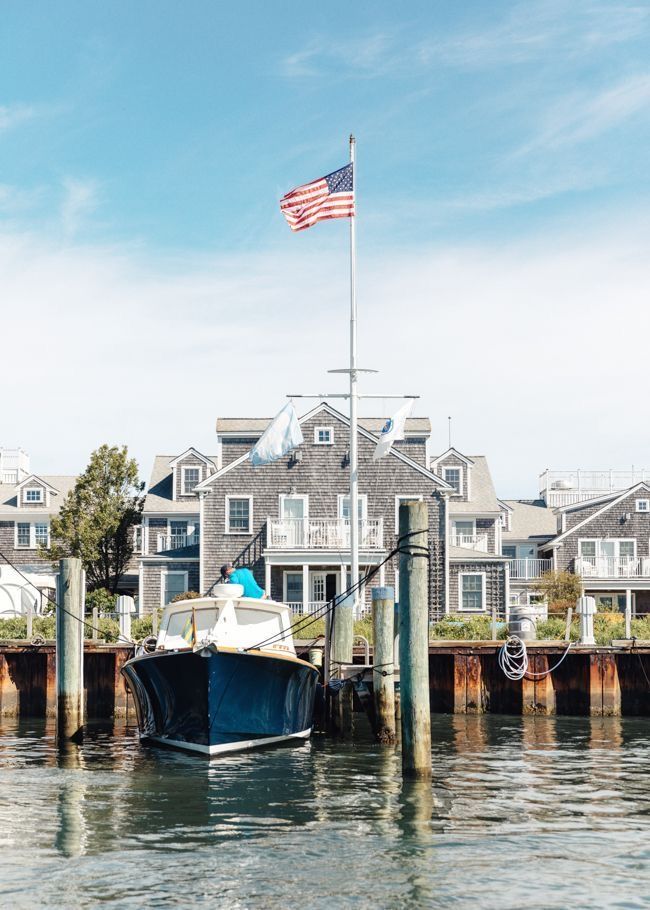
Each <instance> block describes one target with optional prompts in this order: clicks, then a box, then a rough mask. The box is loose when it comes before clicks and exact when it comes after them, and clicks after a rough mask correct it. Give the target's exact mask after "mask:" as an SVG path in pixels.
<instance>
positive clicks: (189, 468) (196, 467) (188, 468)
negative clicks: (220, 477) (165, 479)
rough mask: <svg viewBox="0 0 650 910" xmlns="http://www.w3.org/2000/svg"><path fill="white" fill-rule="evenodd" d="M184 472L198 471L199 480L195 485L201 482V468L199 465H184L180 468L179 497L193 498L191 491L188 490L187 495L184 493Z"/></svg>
mask: <svg viewBox="0 0 650 910" xmlns="http://www.w3.org/2000/svg"><path fill="white" fill-rule="evenodd" d="M186 471H198V472H199V479H198V480H197V484H199V483H201V481H202V480H203V466H202V465H200V464H184V465H183V466H182V467H181V496H194V493H193V492H192V490H190V492H189V493H187V492H186V491H185V473H186Z"/></svg>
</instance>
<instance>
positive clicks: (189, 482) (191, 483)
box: [182, 467, 201, 496]
mask: <svg viewBox="0 0 650 910" xmlns="http://www.w3.org/2000/svg"><path fill="white" fill-rule="evenodd" d="M182 474H183V496H191V495H192V493H193V492H194V487H195V486H196V485H197V484H198V483H199V482H200V480H201V468H194V467H191V468H183V471H182Z"/></svg>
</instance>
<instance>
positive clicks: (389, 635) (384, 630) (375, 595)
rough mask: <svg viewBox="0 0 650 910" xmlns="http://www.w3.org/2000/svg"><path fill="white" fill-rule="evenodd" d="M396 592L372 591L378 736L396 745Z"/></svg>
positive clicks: (388, 590) (386, 742)
mask: <svg viewBox="0 0 650 910" xmlns="http://www.w3.org/2000/svg"><path fill="white" fill-rule="evenodd" d="M394 622H395V589H394V588H390V587H385V588H372V629H373V641H374V652H373V668H374V672H373V675H372V684H373V692H374V702H375V736H376V738H377V742H380V743H385V744H387V745H391V744H392V743H394V742H395V739H396V735H395V653H394V634H395V633H394Z"/></svg>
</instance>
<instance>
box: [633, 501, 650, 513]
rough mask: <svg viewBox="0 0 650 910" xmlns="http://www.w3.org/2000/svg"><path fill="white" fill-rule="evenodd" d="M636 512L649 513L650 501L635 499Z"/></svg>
mask: <svg viewBox="0 0 650 910" xmlns="http://www.w3.org/2000/svg"><path fill="white" fill-rule="evenodd" d="M636 510H637V512H650V499H637V501H636Z"/></svg>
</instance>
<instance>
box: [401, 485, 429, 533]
mask: <svg viewBox="0 0 650 910" xmlns="http://www.w3.org/2000/svg"><path fill="white" fill-rule="evenodd" d="M414 501H417V502H422V493H415V494H414V495H413V496H407V494H406V493H400V494H399V495H397V496H396V497H395V533H396V534H397V533H399V504H400V503H401V502H414Z"/></svg>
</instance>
